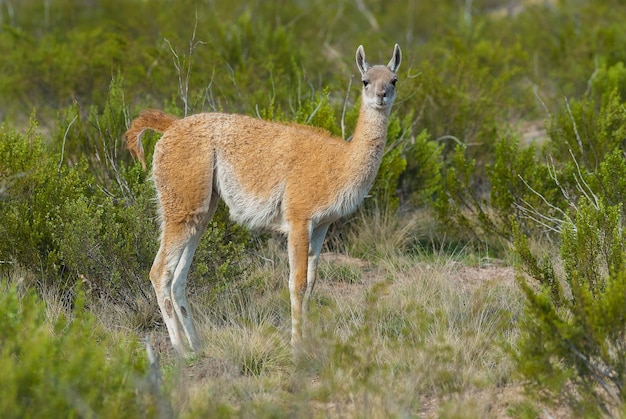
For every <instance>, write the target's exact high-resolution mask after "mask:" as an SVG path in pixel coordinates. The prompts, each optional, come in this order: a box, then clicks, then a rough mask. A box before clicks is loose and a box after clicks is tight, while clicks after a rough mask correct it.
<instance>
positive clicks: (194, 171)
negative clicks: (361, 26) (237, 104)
mask: <svg viewBox="0 0 626 419" xmlns="http://www.w3.org/2000/svg"><path fill="white" fill-rule="evenodd" d="M401 60H402V53H401V51H400V47H399V46H398V45H397V44H396V45H395V47H394V51H393V56H392V58H391V60H390V61H389V63H388V64H387V65H374V66H370V65H369V64H368V62H367V61H366V59H365V51H364V49H363V46H362V45H360V46H359V47H358V48H357V50H356V65H357V67H358V69H359V72H360V73H361V78H362V82H363V86H362V94H361V106H360V111H359V118H358V121H357V124H356V128H355V131H354V135H353V137H352V140H351V141H344V140H342V139H340V138H335V137H333V136H331V134H330V133H328V132H326V131H324V130H321V129H318V128H313V127H310V126H304V125H296V124H281V123H276V122H270V121H265V120H261V119H256V118H252V117H249V116H244V115H234V114H225V113H217V112H212V113H201V114H196V115H192V116H188V117H186V118H183V119H178V118H176V117H174V116H171V115H168V114H166V113H164V112H161V111H158V110H146V111H144V112H142V113H141V114H140V115H139V116H138V117H137V118H136V119H135V120H133V121H132V123H131V126H130V128H129V129H128V131H127V132H126V134H125V138H126V146H127V148H128V149H129V150H130V152H131V153H132V154H133V156H134V157H135V158H137V159H138V160H139V161H140V162H141V163H142V165H143V166H144V168H145V158H144V151H143V147H142V145H141V137H142V134H143V133H144V132H145V131H146V130H153V131H157V132H161V133H162V134H163V135H162V137H161V138H160V139H159V141H158V142H157V143H156V145H155V146H154V156H153V163H152V173H153V174H152V177H153V180H154V185H155V187H156V191H157V198H158V207H159V213H160V218H161V242H160V247H159V250H158V253H157V255H156V257H155V259H154V263H153V265H152V269H151V270H150V280H151V282H152V285H153V287H154V290H155V292H156V296H157V301H158V304H159V308H160V310H161V314H162V316H163V319H164V320H165V324H166V326H167V330H168V333H169V336H170V339H171V342H172V345H173V347H174V348H175V349H176V350H177V351H178V352H179V353H181V354H184V353H185V346H184V344H183V338H182V334H183V333H184V334H185V336H186V338H187V341H188V343H189V346H190V347H191V349H192V350H193V351H195V352H198V351H199V350H200V340H199V339H198V335H197V333H196V329H195V327H194V322H193V319H192V316H191V310H190V309H189V305H188V303H187V297H186V291H185V288H186V283H187V273H188V271H189V267H190V265H191V261H192V259H193V255H194V252H195V250H196V247H197V246H198V242H199V241H200V237H201V236H202V233H203V232H204V230H205V229H206V227H207V224H208V222H209V220H210V219H211V217H212V216H213V214H214V212H215V210H216V207H217V203H218V200H219V199H220V198H221V199H222V200H224V202H225V203H226V205H227V206H228V208H229V211H230V217H231V218H232V219H233V220H234V221H235V222H238V223H241V224H243V225H246V226H248V227H249V228H252V229H259V228H262V229H271V230H275V231H279V232H282V233H284V234H286V235H287V248H288V255H289V270H290V272H289V294H290V300H291V344H292V348H293V350H294V352H296V350H297V348H298V346H299V344H300V342H301V339H302V328H303V322H305V321H306V313H307V308H308V303H309V299H310V297H311V292H312V291H313V287H314V285H315V281H316V276H317V264H318V260H319V256H320V251H321V248H322V243H323V241H324V237H325V236H326V232H327V230H328V227H329V225H330V224H331V223H332V222H334V221H336V220H338V219H339V218H341V217H344V216H346V215H348V214H350V213H352V212H353V211H355V210H356V208H357V207H358V206H359V205H360V204H361V203H362V202H363V199H364V197H365V195H366V194H367V193H368V191H369V189H370V187H371V186H372V183H373V182H374V178H375V177H376V173H377V172H378V168H379V166H380V163H381V160H382V158H383V151H384V148H385V141H386V136H387V125H388V120H389V113H390V111H391V106H392V103H393V101H394V98H395V96H396V81H397V80H398V78H397V72H398V68H399V66H400V62H401ZM181 327H182V330H181Z"/></svg>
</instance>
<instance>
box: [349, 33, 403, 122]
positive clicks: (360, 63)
mask: <svg viewBox="0 0 626 419" xmlns="http://www.w3.org/2000/svg"><path fill="white" fill-rule="evenodd" d="M401 61H402V52H401V51H400V47H399V46H398V44H396V46H395V47H394V49H393V56H392V57H391V60H390V61H389V64H387V65H386V66H384V65H374V66H370V65H369V64H368V63H367V60H366V59H365V50H364V49H363V45H359V47H358V48H357V50H356V65H357V67H358V68H359V71H360V72H361V80H362V81H363V93H362V95H363V99H362V100H363V104H364V105H366V106H368V107H370V108H374V109H379V110H386V111H389V110H390V109H391V104H392V103H393V100H394V99H395V97H396V81H397V80H398V77H397V72H398V67H400V62H401Z"/></svg>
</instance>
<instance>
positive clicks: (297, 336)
mask: <svg viewBox="0 0 626 419" xmlns="http://www.w3.org/2000/svg"><path fill="white" fill-rule="evenodd" d="M309 225H310V223H309V221H297V222H292V223H291V226H290V231H289V234H288V236H287V250H288V253H289V296H290V300H291V345H292V349H293V351H294V354H295V353H297V352H298V349H299V347H300V343H301V342H302V299H303V298H304V292H305V289H306V280H307V268H308V259H309Z"/></svg>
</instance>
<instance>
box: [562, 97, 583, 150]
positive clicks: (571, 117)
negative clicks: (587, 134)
mask: <svg viewBox="0 0 626 419" xmlns="http://www.w3.org/2000/svg"><path fill="white" fill-rule="evenodd" d="M565 109H567V114H568V115H569V118H570V119H571V121H572V128H574V135H576V141H577V142H578V148H579V149H580V152H581V154H582V153H583V152H584V150H583V141H582V139H581V137H580V134H579V133H578V126H577V125H576V120H575V119H574V115H573V114H572V109H571V108H570V106H569V100H567V97H566V98H565Z"/></svg>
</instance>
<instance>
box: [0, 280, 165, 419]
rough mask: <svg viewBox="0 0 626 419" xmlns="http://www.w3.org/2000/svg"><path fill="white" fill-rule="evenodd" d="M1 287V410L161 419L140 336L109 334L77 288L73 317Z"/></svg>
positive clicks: (9, 414) (7, 412)
mask: <svg viewBox="0 0 626 419" xmlns="http://www.w3.org/2000/svg"><path fill="white" fill-rule="evenodd" d="M1 287H2V292H1V293H0V348H1V349H0V366H1V368H2V374H1V376H0V385H2V388H3V389H4V391H3V392H2V395H0V412H2V416H3V417H6V418H9V417H11V418H21V417H41V418H48V417H49V418H52V417H60V416H62V417H78V416H80V417H122V416H123V417H156V416H158V412H157V402H158V400H159V399H158V397H160V395H159V394H158V393H150V392H148V391H146V389H147V387H146V386H147V385H148V380H147V377H146V372H147V368H146V367H147V361H146V359H145V358H144V356H143V355H142V350H141V347H140V346H139V345H138V342H136V341H133V340H132V339H129V338H126V339H123V340H121V341H119V340H116V339H112V338H111V337H110V336H108V335H107V334H106V333H105V332H104V331H103V330H102V328H101V326H100V325H99V324H98V322H97V321H96V320H95V318H94V317H93V316H91V315H90V314H89V313H88V312H87V311H86V309H85V308H84V307H83V299H82V297H81V295H80V293H79V294H78V297H77V299H76V300H75V301H74V302H73V303H74V307H75V308H74V310H73V312H72V314H71V315H69V314H67V313H61V314H60V315H59V316H58V318H52V319H51V318H48V317H47V316H46V306H45V303H43V302H42V301H40V300H39V299H38V298H37V297H36V296H34V294H32V293H26V294H25V295H21V294H20V293H18V291H17V289H16V287H15V286H12V287H9V286H8V285H7V284H6V282H3V283H2V285H1Z"/></svg>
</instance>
